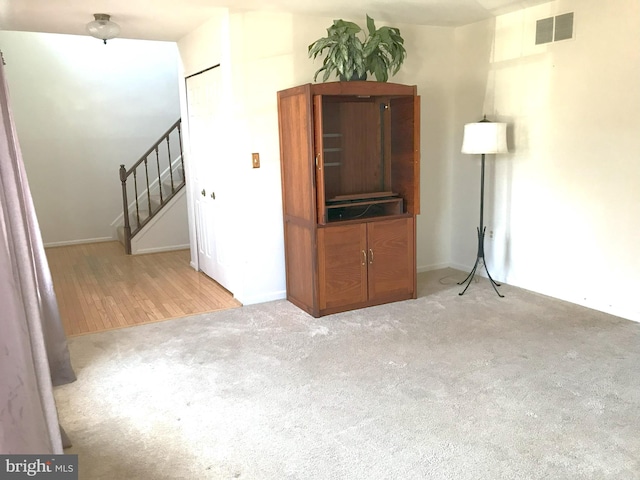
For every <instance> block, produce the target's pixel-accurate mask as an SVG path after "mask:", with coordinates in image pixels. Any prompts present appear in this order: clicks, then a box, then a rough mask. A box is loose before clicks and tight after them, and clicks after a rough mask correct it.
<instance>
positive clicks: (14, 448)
mask: <svg viewBox="0 0 640 480" xmlns="http://www.w3.org/2000/svg"><path fill="white" fill-rule="evenodd" d="M0 113H1V116H2V118H1V122H2V131H0V453H5V454H10V453H20V454H31V453H33V454H50V453H53V454H57V453H63V450H62V439H61V434H60V428H59V425H58V414H57V410H56V406H55V401H54V397H53V385H62V384H65V383H69V382H72V381H74V380H75V374H74V372H73V369H72V367H71V362H70V358H69V350H68V347H67V340H66V336H65V334H64V330H63V327H62V322H61V320H60V313H59V310H58V303H57V300H56V297H55V293H54V290H53V282H52V279H51V272H50V270H49V265H48V262H47V258H46V255H45V251H44V246H43V243H42V237H41V233H40V228H39V226H38V220H37V218H36V214H35V209H34V206H33V200H32V198H31V192H30V190H29V185H28V182H27V176H26V172H25V169H24V164H23V161H22V154H21V152H20V146H19V143H18V138H17V135H16V130H15V125H14V122H13V117H12V114H11V108H10V105H9V92H8V88H7V84H6V79H5V67H4V65H2V64H1V63H0Z"/></svg>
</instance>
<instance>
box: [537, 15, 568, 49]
mask: <svg viewBox="0 0 640 480" xmlns="http://www.w3.org/2000/svg"><path fill="white" fill-rule="evenodd" d="M569 38H573V12H571V13H565V14H563V15H558V16H556V17H549V18H543V19H541V20H538V21H537V22H536V45H541V44H543V43H551V42H557V41H559V40H568V39H569Z"/></svg>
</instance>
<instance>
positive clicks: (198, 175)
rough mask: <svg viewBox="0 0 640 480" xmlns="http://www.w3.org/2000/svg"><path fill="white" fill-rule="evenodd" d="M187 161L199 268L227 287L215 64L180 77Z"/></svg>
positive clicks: (227, 237) (227, 204) (226, 204)
mask: <svg viewBox="0 0 640 480" xmlns="http://www.w3.org/2000/svg"><path fill="white" fill-rule="evenodd" d="M186 90H187V108H188V112H189V140H190V145H191V166H192V168H193V170H194V172H195V186H196V188H195V189H194V191H195V192H196V195H195V199H194V205H195V210H196V211H195V218H196V233H197V242H198V263H199V265H200V270H202V271H203V272H204V273H205V274H207V275H208V276H210V277H211V278H213V279H214V280H215V281H216V282H218V283H219V284H220V285H222V286H223V287H225V288H226V289H227V290H229V291H231V292H233V285H232V274H231V268H232V262H231V253H232V249H231V247H232V245H230V244H229V242H230V241H231V239H232V228H233V226H232V225H231V223H230V221H229V218H230V212H231V207H232V205H231V201H230V198H229V189H228V188H227V186H226V184H225V181H226V182H227V184H228V183H229V179H228V178H227V179H225V174H226V172H225V170H226V169H225V160H226V159H225V158H224V157H225V154H224V145H225V138H224V121H225V115H224V102H223V97H222V74H221V68H220V67H215V68H212V69H210V70H207V71H205V72H203V73H199V74H197V75H194V76H192V77H189V78H187V80H186Z"/></svg>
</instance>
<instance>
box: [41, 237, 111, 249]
mask: <svg viewBox="0 0 640 480" xmlns="http://www.w3.org/2000/svg"><path fill="white" fill-rule="evenodd" d="M117 240H118V239H117V238H114V237H100V238H83V239H81V240H67V241H64V242H48V243H45V244H44V247H45V248H48V247H65V246H69V245H82V244H83V243H102V242H115V241H117Z"/></svg>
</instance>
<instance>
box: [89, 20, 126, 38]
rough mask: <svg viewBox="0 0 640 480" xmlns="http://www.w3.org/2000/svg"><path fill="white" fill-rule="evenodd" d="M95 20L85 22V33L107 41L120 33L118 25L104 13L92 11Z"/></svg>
mask: <svg viewBox="0 0 640 480" xmlns="http://www.w3.org/2000/svg"><path fill="white" fill-rule="evenodd" d="M93 16H94V18H95V20H94V21H93V22H89V23H87V33H89V35H91V36H92V37H95V38H99V39H100V40H102V41H104V43H107V40H111V39H112V38H116V37H117V36H118V34H119V33H120V26H119V25H118V24H117V23H115V22H112V21H111V17H110V16H109V15H107V14H106V13H94V14H93Z"/></svg>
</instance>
